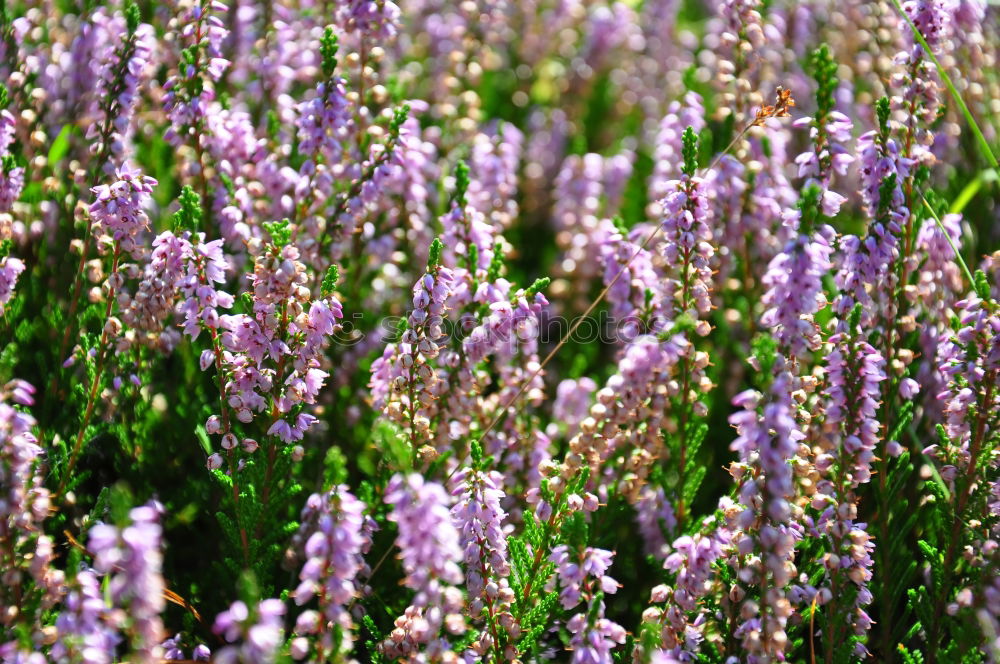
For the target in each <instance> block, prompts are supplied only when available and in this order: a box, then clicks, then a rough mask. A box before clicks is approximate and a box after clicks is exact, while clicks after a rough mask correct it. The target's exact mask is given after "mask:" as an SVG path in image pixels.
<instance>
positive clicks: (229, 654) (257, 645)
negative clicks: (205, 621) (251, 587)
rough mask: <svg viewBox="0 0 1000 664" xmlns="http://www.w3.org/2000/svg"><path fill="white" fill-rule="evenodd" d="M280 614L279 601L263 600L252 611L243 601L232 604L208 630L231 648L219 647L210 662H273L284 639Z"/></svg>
mask: <svg viewBox="0 0 1000 664" xmlns="http://www.w3.org/2000/svg"><path fill="white" fill-rule="evenodd" d="M284 615H285V605H284V604H283V603H282V602H281V600H277V599H265V600H263V601H261V602H259V603H258V604H257V606H255V607H253V609H252V611H251V608H250V607H248V606H247V605H246V604H244V603H243V602H240V601H237V602H233V603H232V604H231V605H230V607H229V608H228V609H226V610H225V611H223V612H222V613H220V614H219V615H217V616H216V617H215V625H214V626H213V628H212V629H213V631H214V632H215V633H216V634H218V635H219V636H221V637H222V638H223V639H225V640H226V641H227V642H228V643H231V644H235V645H228V646H225V647H222V648H219V650H218V651H216V653H215V658H214V660H213V661H216V662H221V663H222V664H237V663H240V664H270V663H271V662H274V661H276V659H277V655H278V649H279V648H280V647H281V644H282V642H283V640H284V627H283V617H284ZM237 642H239V643H237Z"/></svg>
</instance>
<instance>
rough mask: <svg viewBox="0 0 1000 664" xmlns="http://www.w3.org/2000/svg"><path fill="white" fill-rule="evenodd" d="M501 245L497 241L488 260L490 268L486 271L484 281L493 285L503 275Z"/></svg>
mask: <svg viewBox="0 0 1000 664" xmlns="http://www.w3.org/2000/svg"><path fill="white" fill-rule="evenodd" d="M503 266H504V262H503V243H501V242H500V241H499V240H497V241H496V243H494V245H493V258H492V259H491V260H490V268H489V270H487V271H486V280H487V281H489V282H490V283H494V282H495V281H496V280H497V279H499V278H500V275H501V274H502V273H503Z"/></svg>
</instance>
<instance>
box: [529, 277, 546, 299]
mask: <svg viewBox="0 0 1000 664" xmlns="http://www.w3.org/2000/svg"><path fill="white" fill-rule="evenodd" d="M551 281H552V280H551V279H549V278H548V277H541V278H539V279H535V283H533V284H531V286H529V287H528V291H527V294H528V297H533V296H535V295H538V294H539V293H541V292H542V291H543V290H545V289H546V288H548V286H549V283H550V282H551Z"/></svg>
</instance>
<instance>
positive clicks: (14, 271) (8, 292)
mask: <svg viewBox="0 0 1000 664" xmlns="http://www.w3.org/2000/svg"><path fill="white" fill-rule="evenodd" d="M22 272H24V263H23V262H21V261H20V260H18V259H17V258H14V257H13V256H4V257H3V258H0V314H3V310H4V305H5V304H7V303H8V302H10V298H12V297H14V286H15V284H16V283H17V278H18V276H20V274H21V273H22Z"/></svg>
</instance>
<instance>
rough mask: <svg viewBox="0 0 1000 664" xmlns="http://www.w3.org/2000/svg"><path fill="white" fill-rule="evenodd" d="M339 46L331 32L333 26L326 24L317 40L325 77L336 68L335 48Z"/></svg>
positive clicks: (329, 75)
mask: <svg viewBox="0 0 1000 664" xmlns="http://www.w3.org/2000/svg"><path fill="white" fill-rule="evenodd" d="M339 48H340V45H339V44H338V43H337V35H335V34H333V28H331V27H329V26H328V27H327V28H326V30H324V31H323V36H322V37H320V40H319V52H320V55H321V56H322V58H323V73H324V74H326V76H327V78H329V77H331V76H333V72H334V71H336V69H337V50H338V49H339Z"/></svg>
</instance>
